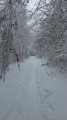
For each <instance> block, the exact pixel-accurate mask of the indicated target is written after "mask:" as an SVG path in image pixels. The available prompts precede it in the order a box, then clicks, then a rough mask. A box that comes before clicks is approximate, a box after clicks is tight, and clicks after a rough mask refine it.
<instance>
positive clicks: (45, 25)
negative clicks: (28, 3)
mask: <svg viewBox="0 0 67 120" xmlns="http://www.w3.org/2000/svg"><path fill="white" fill-rule="evenodd" d="M48 5H49V7H50V8H51V11H50V12H49V14H48V16H46V18H45V19H43V20H42V21H41V24H40V25H41V27H40V32H39V34H38V36H37V39H38V40H37V45H36V46H37V48H36V49H37V54H39V56H41V57H43V56H45V55H47V57H48V59H49V61H50V62H51V63H53V62H54V61H55V59H57V58H58V59H59V57H63V55H64V59H65V58H66V57H65V56H67V50H64V46H65V44H66V43H67V41H66V35H65V33H66V31H67V15H66V14H67V9H66V8H67V1H65V0H51V2H50V3H48ZM66 59H67V58H66ZM59 60H60V59H59ZM64 61H65V60H64ZM64 61H63V60H62V59H61V60H60V61H59V62H62V63H63V64H64Z"/></svg>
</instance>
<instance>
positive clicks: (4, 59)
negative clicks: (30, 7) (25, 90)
mask: <svg viewBox="0 0 67 120" xmlns="http://www.w3.org/2000/svg"><path fill="white" fill-rule="evenodd" d="M17 2H18V3H21V0H7V1H6V3H5V7H4V9H3V10H1V11H0V29H1V30H0V31H1V42H0V68H1V76H0V77H1V78H2V77H3V75H4V78H5V73H6V69H7V68H8V65H9V56H10V54H11V53H12V54H13V55H14V57H15V58H16V61H17V62H19V60H20V57H19V52H18V51H17V49H18V48H16V46H15V40H16V39H17V38H15V37H16V35H15V33H16V32H15V31H17V28H18V20H17V15H18V13H19V14H20V13H21V14H22V11H23V10H24V11H25V7H23V6H24V4H26V3H25V2H26V1H24V2H23V3H22V8H23V9H22V11H21V12H19V11H18V12H17V11H15V9H14V7H15V4H16V3H17ZM17 9H18V8H17ZM24 11H23V12H24ZM24 14H25V13H24ZM24 16H25V15H24ZM24 16H23V17H24ZM20 19H21V18H19V21H21V20H20ZM24 19H25V18H24ZM24 23H25V22H24ZM24 25H25V24H24ZM20 29H21V28H20ZM22 29H23V30H25V26H23V28H22ZM22 32H23V31H22ZM25 32H26V30H25ZM28 33H29V32H28ZM17 37H18V36H17ZM19 37H20V36H19ZM22 37H23V35H22ZM14 38H15V40H14ZM22 42H23V40H22ZM26 42H27V41H26ZM23 45H24V43H23ZM21 47H22V46H21ZM25 47H26V46H25ZM25 49H27V47H26V48H25ZM21 52H23V51H21ZM18 65H19V64H18Z"/></svg>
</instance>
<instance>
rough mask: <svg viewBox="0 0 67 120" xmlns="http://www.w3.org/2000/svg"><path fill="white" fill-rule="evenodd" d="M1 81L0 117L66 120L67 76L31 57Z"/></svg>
mask: <svg viewBox="0 0 67 120" xmlns="http://www.w3.org/2000/svg"><path fill="white" fill-rule="evenodd" d="M9 68H10V69H9V72H7V74H6V80H5V83H2V81H0V120H67V79H66V77H65V76H63V75H57V76H52V77H51V74H49V72H48V74H47V71H50V69H49V68H48V67H45V68H44V67H42V66H41V61H40V60H39V59H37V58H36V57H30V58H28V59H27V60H25V61H24V63H20V69H18V67H17V64H14V65H13V64H12V65H10V67H9Z"/></svg>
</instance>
